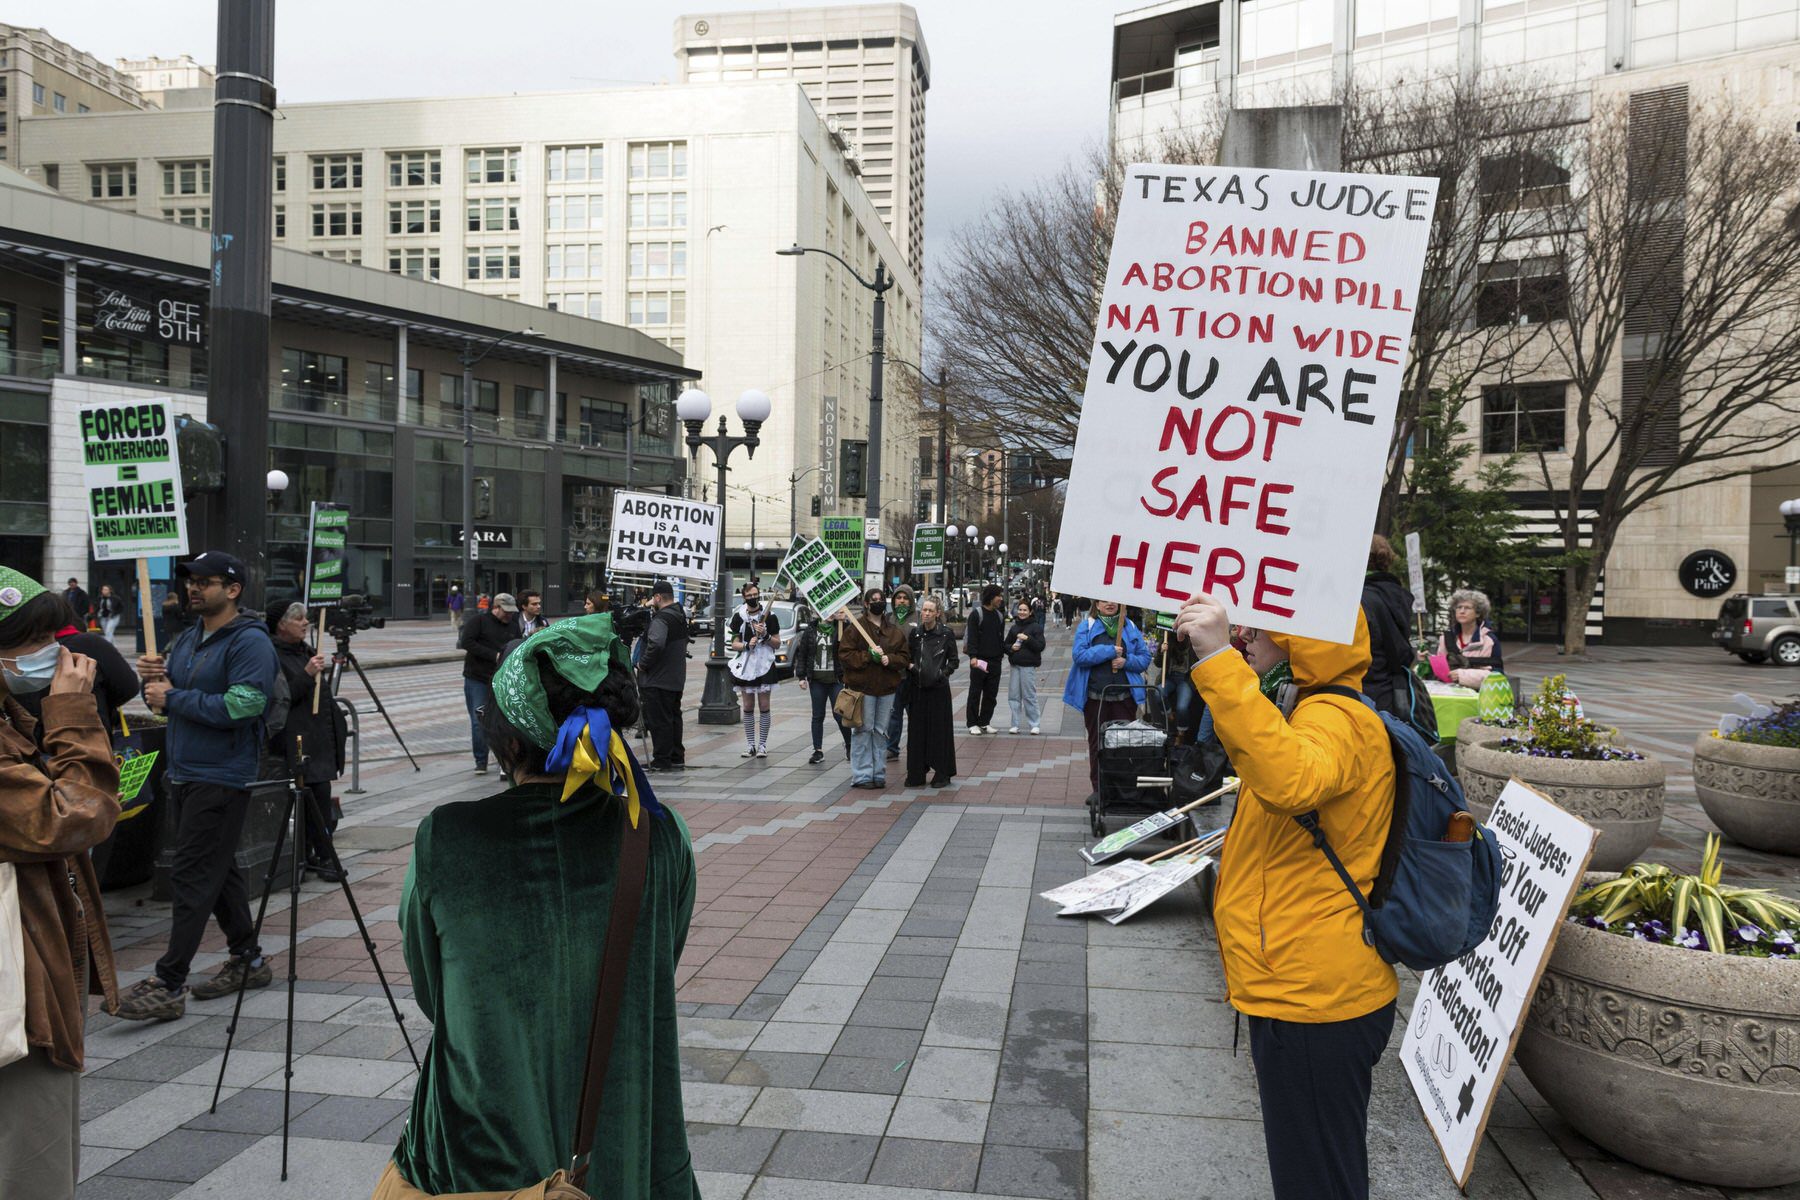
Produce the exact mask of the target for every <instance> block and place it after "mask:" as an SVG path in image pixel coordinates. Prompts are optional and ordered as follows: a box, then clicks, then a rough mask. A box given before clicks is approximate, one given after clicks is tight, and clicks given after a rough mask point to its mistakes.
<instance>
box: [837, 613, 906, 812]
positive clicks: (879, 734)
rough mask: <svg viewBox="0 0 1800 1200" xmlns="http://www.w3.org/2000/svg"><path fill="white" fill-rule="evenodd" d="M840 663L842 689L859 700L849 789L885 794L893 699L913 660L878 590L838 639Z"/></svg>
mask: <svg viewBox="0 0 1800 1200" xmlns="http://www.w3.org/2000/svg"><path fill="white" fill-rule="evenodd" d="M858 629H860V630H862V632H861V633H859V632H857V630H858ZM864 634H867V635H868V636H867V637H865V636H864ZM870 642H873V643H874V648H873V649H871V648H870ZM838 663H839V664H840V665H841V666H842V667H843V670H844V686H845V687H847V688H855V689H856V690H857V691H859V692H861V693H862V694H863V723H862V728H860V729H858V730H857V731H856V732H855V733H853V734H851V735H850V780H851V782H850V786H851V787H859V788H870V789H874V788H884V787H886V786H887V735H888V722H889V721H890V720H891V719H892V718H893V715H894V693H896V692H898V691H899V690H900V681H901V680H902V679H905V678H906V669H907V668H908V667H910V666H912V655H911V654H910V653H909V652H908V651H907V648H906V631H905V630H903V629H901V628H900V626H898V625H896V624H894V620H893V618H892V617H890V616H888V615H887V593H886V592H884V591H882V589H880V588H878V587H876V588H870V589H869V590H868V591H866V592H864V593H863V611H862V616H860V617H858V618H856V619H855V620H854V621H851V622H850V623H849V625H848V626H847V627H846V628H845V629H844V631H843V632H842V633H841V634H839V635H838Z"/></svg>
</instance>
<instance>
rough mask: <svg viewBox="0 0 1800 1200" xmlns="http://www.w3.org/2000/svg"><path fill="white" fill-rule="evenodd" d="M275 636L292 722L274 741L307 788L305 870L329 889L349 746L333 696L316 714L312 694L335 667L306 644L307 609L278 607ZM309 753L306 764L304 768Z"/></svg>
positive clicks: (272, 627) (323, 697) (334, 878)
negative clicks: (334, 791) (336, 786)
mask: <svg viewBox="0 0 1800 1200" xmlns="http://www.w3.org/2000/svg"><path fill="white" fill-rule="evenodd" d="M267 616H268V621H269V632H270V633H271V634H272V635H273V636H274V641H275V659H276V661H277V662H278V663H279V664H280V665H281V677H282V679H283V680H284V681H285V682H286V683H287V690H288V711H287V720H286V721H285V723H283V725H282V727H281V730H280V732H279V733H276V734H274V735H272V736H273V739H274V741H275V742H277V743H278V744H279V749H278V750H277V752H276V754H277V759H278V761H279V760H282V759H285V761H286V763H287V777H288V778H290V779H292V778H294V777H295V776H298V777H299V778H300V779H301V781H302V782H304V783H305V784H306V789H307V793H308V800H309V803H308V804H307V806H306V807H307V813H306V817H307V820H306V834H307V839H306V840H307V846H306V869H307V870H309V871H311V872H313V874H315V875H317V876H318V877H319V878H320V879H323V880H324V881H325V882H327V883H337V882H338V881H339V880H340V879H341V878H342V876H341V875H339V874H338V873H337V872H336V871H335V870H333V868H332V866H331V854H330V852H329V851H328V850H327V849H326V840H327V839H328V838H329V837H330V835H331V834H333V833H335V832H336V831H337V806H336V802H335V801H333V800H332V798H331V781H332V780H334V779H336V778H337V777H338V776H339V775H340V774H342V773H343V769H344V742H345V740H346V735H347V733H348V729H347V728H346V726H345V722H344V714H343V713H341V712H339V711H338V706H337V704H336V702H335V701H334V700H333V698H332V695H331V690H330V688H329V687H326V688H325V689H324V691H323V692H321V693H320V695H319V711H318V712H317V713H315V712H313V693H314V691H315V690H317V689H318V688H319V687H320V684H319V683H318V679H319V677H320V676H321V675H322V674H324V672H325V670H326V668H327V667H328V666H329V665H330V662H329V660H327V659H326V657H325V656H324V655H323V654H318V653H314V651H313V648H312V647H311V646H309V645H308V644H307V641H306V635H307V632H308V630H307V625H308V622H307V619H306V606H305V605H304V604H300V603H298V602H295V603H292V604H285V605H276V606H275V607H273V608H271V609H270V611H269V613H268V614H267ZM302 753H304V754H305V756H306V762H305V764H304V766H302V765H301V763H300V755H301V754H302Z"/></svg>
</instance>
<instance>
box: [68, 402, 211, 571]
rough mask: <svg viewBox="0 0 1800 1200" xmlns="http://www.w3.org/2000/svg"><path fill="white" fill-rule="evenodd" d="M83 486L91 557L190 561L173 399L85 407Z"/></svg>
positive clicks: (83, 410) (82, 415) (102, 559)
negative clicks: (158, 558) (91, 546)
mask: <svg viewBox="0 0 1800 1200" xmlns="http://www.w3.org/2000/svg"><path fill="white" fill-rule="evenodd" d="M79 418H80V421H81V483H82V486H83V487H84V488H86V489H87V510H88V529H89V531H90V533H91V534H92V535H93V539H94V557H95V558H96V559H98V560H99V561H101V562H108V561H111V560H113V559H119V558H157V557H161V556H162V555H165V554H168V555H174V556H176V557H186V555H187V552H188V538H187V509H186V508H185V507H184V501H183V498H182V495H181V458H180V453H179V451H178V450H177V449H176V446H175V408H174V401H173V400H171V399H170V398H169V397H167V396H158V397H155V398H152V399H149V400H140V401H138V402H136V403H134V404H120V405H111V406H107V407H103V408H84V409H82V410H81V411H80V414H79Z"/></svg>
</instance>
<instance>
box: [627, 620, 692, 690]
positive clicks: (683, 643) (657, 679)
mask: <svg viewBox="0 0 1800 1200" xmlns="http://www.w3.org/2000/svg"><path fill="white" fill-rule="evenodd" d="M643 646H644V657H643V658H642V659H640V660H639V661H638V684H639V686H640V687H647V688H661V689H662V690H663V691H666V692H679V691H681V689H682V688H683V687H684V686H686V684H687V659H688V622H687V614H686V613H685V612H683V611H681V605H679V604H676V603H675V602H674V601H670V602H669V603H667V604H665V605H663V606H662V607H661V608H659V609H657V610H656V612H655V614H654V615H653V616H652V617H651V618H650V626H649V628H648V629H647V630H645V632H644V640H643Z"/></svg>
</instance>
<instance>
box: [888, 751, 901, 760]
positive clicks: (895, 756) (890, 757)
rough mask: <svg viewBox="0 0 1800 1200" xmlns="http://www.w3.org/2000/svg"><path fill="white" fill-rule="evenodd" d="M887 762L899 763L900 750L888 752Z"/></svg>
mask: <svg viewBox="0 0 1800 1200" xmlns="http://www.w3.org/2000/svg"><path fill="white" fill-rule="evenodd" d="M887 760H888V761H889V762H899V761H900V752H899V751H898V750H889V751H888V752H887Z"/></svg>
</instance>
